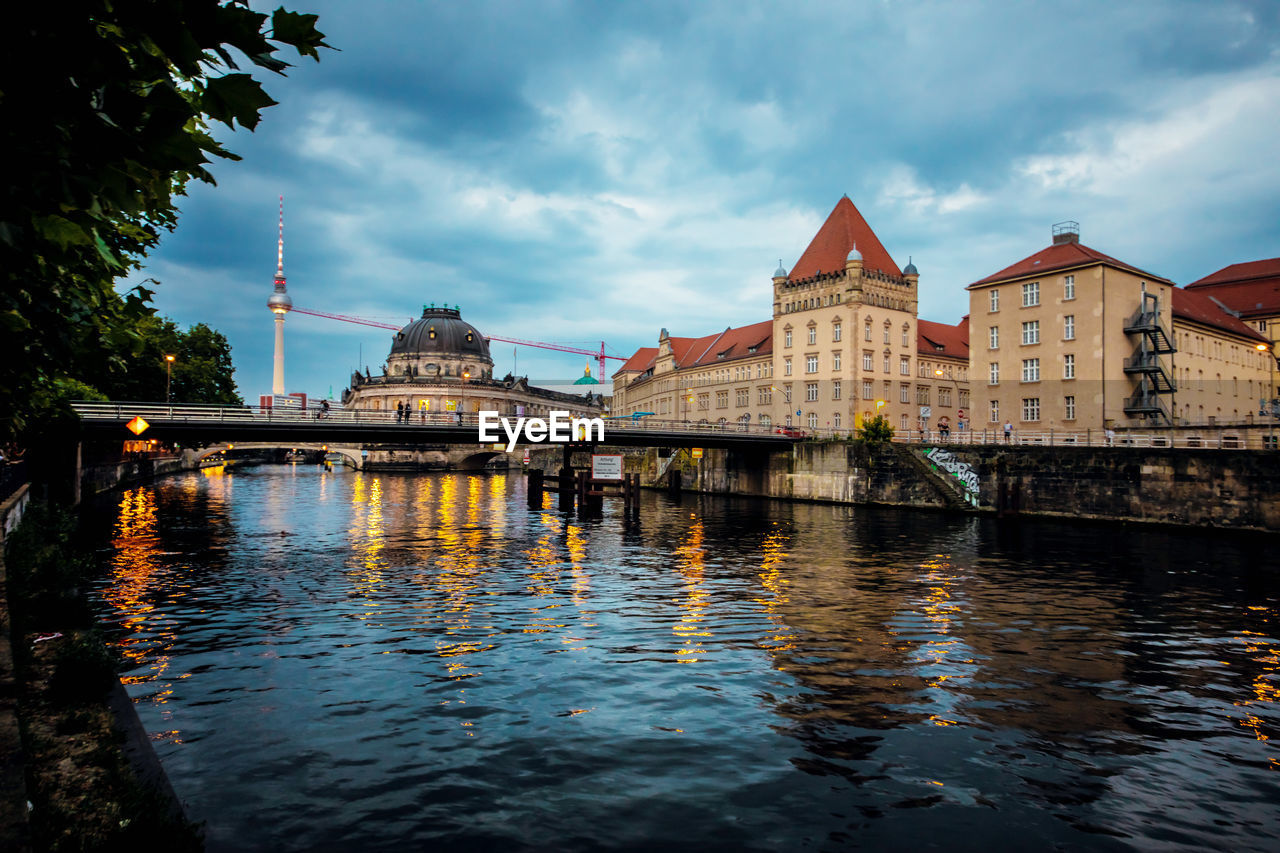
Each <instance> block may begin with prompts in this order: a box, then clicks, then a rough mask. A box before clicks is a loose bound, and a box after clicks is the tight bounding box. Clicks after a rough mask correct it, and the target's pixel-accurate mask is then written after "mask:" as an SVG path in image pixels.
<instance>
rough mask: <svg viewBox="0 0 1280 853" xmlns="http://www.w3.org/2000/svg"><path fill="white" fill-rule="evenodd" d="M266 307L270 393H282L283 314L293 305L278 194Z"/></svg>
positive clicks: (282, 205) (282, 210)
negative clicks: (271, 327) (272, 350)
mask: <svg viewBox="0 0 1280 853" xmlns="http://www.w3.org/2000/svg"><path fill="white" fill-rule="evenodd" d="M267 307H268V308H270V309H271V313H272V314H275V315H276V357H275V365H274V370H273V371H272V374H271V393H272V394H283V393H284V315H285V314H288V313H289V309H291V308H292V307H293V300H292V299H290V298H289V294H288V293H287V292H286V291H285V286H284V196H280V237H279V239H278V240H277V241H276V277H275V291H274V292H273V293H272V294H271V298H270V299H268V300H267Z"/></svg>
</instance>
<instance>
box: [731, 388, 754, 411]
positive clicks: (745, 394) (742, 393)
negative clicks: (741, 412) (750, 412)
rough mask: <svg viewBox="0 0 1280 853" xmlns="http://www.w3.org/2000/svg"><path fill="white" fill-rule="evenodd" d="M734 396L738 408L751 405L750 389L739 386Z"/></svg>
mask: <svg viewBox="0 0 1280 853" xmlns="http://www.w3.org/2000/svg"><path fill="white" fill-rule="evenodd" d="M734 397H735V398H736V404H737V406H738V408H742V407H744V406H749V405H751V389H749V388H739V389H738V391H737V393H736V394H735V395H734Z"/></svg>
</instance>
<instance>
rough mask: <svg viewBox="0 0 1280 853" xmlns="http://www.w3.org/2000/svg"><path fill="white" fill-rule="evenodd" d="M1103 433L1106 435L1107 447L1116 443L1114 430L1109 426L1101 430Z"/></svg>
mask: <svg viewBox="0 0 1280 853" xmlns="http://www.w3.org/2000/svg"><path fill="white" fill-rule="evenodd" d="M1103 435H1105V436H1106V439H1107V447H1111V446H1112V445H1114V444H1115V443H1116V431H1115V430H1113V429H1112V428H1111V427H1107V428H1106V430H1104V431H1103Z"/></svg>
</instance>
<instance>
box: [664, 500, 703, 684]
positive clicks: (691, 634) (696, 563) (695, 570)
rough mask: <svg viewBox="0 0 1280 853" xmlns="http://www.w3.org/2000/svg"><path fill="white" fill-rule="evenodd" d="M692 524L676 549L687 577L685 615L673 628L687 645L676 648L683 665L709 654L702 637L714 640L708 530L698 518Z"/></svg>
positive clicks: (682, 606) (679, 566)
mask: <svg viewBox="0 0 1280 853" xmlns="http://www.w3.org/2000/svg"><path fill="white" fill-rule="evenodd" d="M690 518H694V522H693V523H692V524H690V525H689V530H688V531H687V532H686V533H685V536H684V538H683V539H681V540H680V544H679V545H678V546H677V547H676V550H675V560H676V570H677V571H679V572H680V574H681V575H682V576H683V577H684V585H685V594H684V597H683V598H681V599H679V600H678V601H677V604H678V605H679V606H680V609H681V610H682V611H683V613H682V614H681V616H680V621H679V622H677V623H676V624H675V625H674V626H672V629H671V630H672V632H673V633H674V634H675V635H676V637H677V639H679V640H680V641H681V642H682V643H683V644H684V645H683V646H682V647H680V648H678V649H676V660H678V661H679V662H681V663H692V662H694V661H696V660H698V659H699V658H700V657H701V656H703V655H705V654H706V653H707V650H706V648H704V647H703V644H702V638H703V637H710V636H711V632H710V631H708V630H707V628H706V626H705V625H704V613H703V611H704V610H706V609H707V605H708V604H709V603H710V593H708V592H707V589H706V586H705V585H704V584H705V581H706V578H705V574H706V561H707V555H706V549H705V544H704V543H705V540H706V529H705V528H704V526H703V524H702V519H700V518H696V516H690Z"/></svg>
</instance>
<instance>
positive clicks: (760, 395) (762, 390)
mask: <svg viewBox="0 0 1280 853" xmlns="http://www.w3.org/2000/svg"><path fill="white" fill-rule="evenodd" d="M756 402H757V403H759V404H760V405H761V406H767V405H769V404H770V403H772V402H773V389H772V388H770V387H769V386H768V385H761V386H760V387H759V388H757V389H756Z"/></svg>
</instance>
